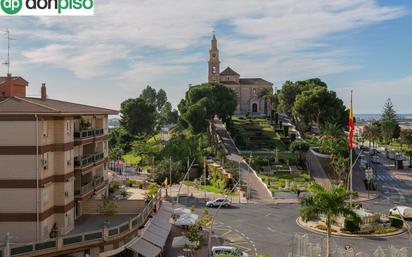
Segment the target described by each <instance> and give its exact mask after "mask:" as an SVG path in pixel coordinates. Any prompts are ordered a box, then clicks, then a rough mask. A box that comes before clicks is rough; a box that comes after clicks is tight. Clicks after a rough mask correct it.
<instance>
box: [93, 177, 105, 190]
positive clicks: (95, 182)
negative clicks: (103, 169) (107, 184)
mask: <svg viewBox="0 0 412 257" xmlns="http://www.w3.org/2000/svg"><path fill="white" fill-rule="evenodd" d="M103 181H104V177H102V176H96V177H94V179H93V186H94V187H96V186H98V185H100V184H101V183H103Z"/></svg>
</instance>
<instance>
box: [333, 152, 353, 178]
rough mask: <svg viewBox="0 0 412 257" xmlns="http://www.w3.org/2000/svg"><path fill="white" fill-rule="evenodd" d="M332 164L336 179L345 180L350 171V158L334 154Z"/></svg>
mask: <svg viewBox="0 0 412 257" xmlns="http://www.w3.org/2000/svg"><path fill="white" fill-rule="evenodd" d="M330 165H331V166H332V168H333V170H334V172H335V176H336V179H337V180H338V181H343V182H345V181H346V177H347V175H348V171H349V165H350V164H349V158H345V157H342V156H333V157H332V161H331V162H330Z"/></svg>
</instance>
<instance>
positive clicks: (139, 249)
mask: <svg viewBox="0 0 412 257" xmlns="http://www.w3.org/2000/svg"><path fill="white" fill-rule="evenodd" d="M127 248H128V249H129V250H132V251H133V252H135V253H137V254H140V255H143V256H145V257H156V256H158V255H159V254H160V253H161V251H162V250H161V249H160V248H159V247H156V246H154V245H152V244H151V243H149V242H147V241H146V240H144V239H141V238H140V239H138V240H137V241H136V242H134V243H133V244H132V245H130V246H129V247H127Z"/></svg>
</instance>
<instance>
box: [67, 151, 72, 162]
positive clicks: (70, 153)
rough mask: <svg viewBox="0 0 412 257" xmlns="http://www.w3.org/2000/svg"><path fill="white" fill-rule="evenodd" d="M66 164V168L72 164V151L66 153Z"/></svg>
mask: <svg viewBox="0 0 412 257" xmlns="http://www.w3.org/2000/svg"><path fill="white" fill-rule="evenodd" d="M66 163H67V166H70V165H71V164H72V151H67V152H66Z"/></svg>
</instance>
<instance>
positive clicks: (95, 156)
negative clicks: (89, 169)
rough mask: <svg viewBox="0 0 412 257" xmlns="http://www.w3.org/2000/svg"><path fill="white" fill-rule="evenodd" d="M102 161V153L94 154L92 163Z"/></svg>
mask: <svg viewBox="0 0 412 257" xmlns="http://www.w3.org/2000/svg"><path fill="white" fill-rule="evenodd" d="M103 159H104V153H102V152H101V153H96V154H95V155H94V162H98V161H101V160H103Z"/></svg>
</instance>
